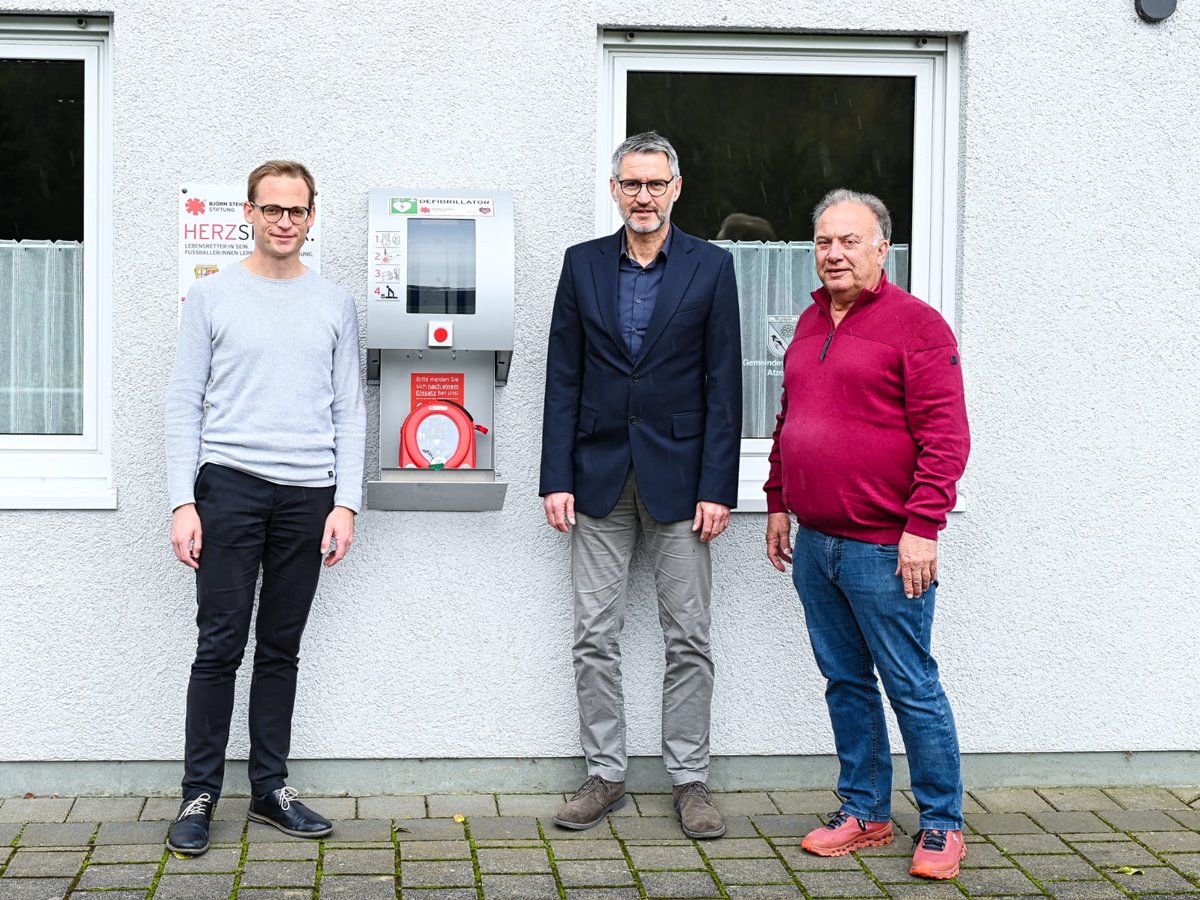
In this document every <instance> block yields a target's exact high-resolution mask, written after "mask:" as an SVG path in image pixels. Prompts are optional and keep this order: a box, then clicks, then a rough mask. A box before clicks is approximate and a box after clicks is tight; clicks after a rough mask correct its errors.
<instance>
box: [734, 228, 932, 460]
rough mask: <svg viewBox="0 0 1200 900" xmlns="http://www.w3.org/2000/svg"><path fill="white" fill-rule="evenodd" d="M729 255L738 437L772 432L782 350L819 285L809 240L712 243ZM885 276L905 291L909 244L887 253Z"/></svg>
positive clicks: (751, 436) (764, 434) (893, 248)
mask: <svg viewBox="0 0 1200 900" xmlns="http://www.w3.org/2000/svg"><path fill="white" fill-rule="evenodd" d="M713 243H715V244H717V245H718V246H720V247H724V248H726V249H727V250H728V251H729V252H730V253H732V254H733V266H734V270H735V271H736V272H737V282H738V298H739V301H740V304H741V308H742V437H744V438H769V437H770V436H771V434H772V433H773V432H774V431H775V416H776V415H777V414H778V412H779V392H780V389H781V388H782V386H783V352H784V350H786V349H787V345H788V344H789V343H790V342H791V339H792V335H793V334H794V333H795V330H796V319H797V318H798V317H799V315H800V313H802V312H803V311H804V310H805V309H806V308H807V307H808V305H809V303H811V302H812V300H811V298H810V297H809V294H810V293H812V292H813V291H815V290H816V289H817V288H819V287H820V286H821V282H820V280H819V279H818V278H817V270H816V267H815V262H814V260H813V245H812V242H811V241H797V242H794V243H789V242H786V241H770V242H766V243H764V242H761V241H738V242H736V243H735V242H731V241H713ZM885 268H886V269H887V273H888V278H889V279H891V281H892V282H894V283H895V284H898V285H899V286H900V287H902V288H905V289H907V288H908V246H907V245H894V246H892V248H891V250H890V252H889V253H888V258H887V263H886V265H885Z"/></svg>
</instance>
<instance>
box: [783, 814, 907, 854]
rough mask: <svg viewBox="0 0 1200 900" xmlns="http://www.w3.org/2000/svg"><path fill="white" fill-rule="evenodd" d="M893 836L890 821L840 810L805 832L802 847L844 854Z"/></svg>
mask: <svg viewBox="0 0 1200 900" xmlns="http://www.w3.org/2000/svg"><path fill="white" fill-rule="evenodd" d="M893 840H895V838H893V837H892V823H891V822H864V821H863V820H862V819H856V818H855V817H854V816H852V815H850V814H849V813H845V812H841V811H840V810H839V811H838V812H836V813H834V814H833V816H832V817H831V818H830V820H829V821H828V822H826V823H825V824H824V825H822V826H821V827H820V828H814V829H813V830H812V831H810V832H809V833H808V834H806V835H805V836H804V840H803V841H801V842H800V847H801V849H803V850H807V851H808V852H809V853H815V854H816V855H817V856H845V855H846V854H847V853H850V852H851V851H853V850H861V849H862V848H863V847H883V846H885V845H886V844H890V843H891V842H892V841H893Z"/></svg>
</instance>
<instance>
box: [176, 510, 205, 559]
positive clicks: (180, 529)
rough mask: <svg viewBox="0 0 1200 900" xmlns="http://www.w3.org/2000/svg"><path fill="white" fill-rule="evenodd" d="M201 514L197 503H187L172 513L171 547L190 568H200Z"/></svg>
mask: <svg viewBox="0 0 1200 900" xmlns="http://www.w3.org/2000/svg"><path fill="white" fill-rule="evenodd" d="M201 543H202V541H201V535H200V515H199V513H197V512H196V504H195V503H185V504H183V506H180V507H179V508H178V509H176V510H175V512H174V513H173V514H172V515H171V549H172V550H174V551H175V556H176V557H177V558H178V559H179V561H180V562H181V563H183V564H184V565H185V566H187V567H188V568H189V569H198V568H200V545H201Z"/></svg>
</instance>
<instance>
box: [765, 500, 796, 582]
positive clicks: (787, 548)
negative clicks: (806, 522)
mask: <svg viewBox="0 0 1200 900" xmlns="http://www.w3.org/2000/svg"><path fill="white" fill-rule="evenodd" d="M767 559H769V560H770V561H771V565H773V566H774V567H775V568H776V569H778V570H779V571H780V572H784V571H787V570H786V569H784V567H783V564H784V563H791V561H792V517H791V516H790V515H788V514H787V513H785V512H777V513H771V514H770V515H768V516H767Z"/></svg>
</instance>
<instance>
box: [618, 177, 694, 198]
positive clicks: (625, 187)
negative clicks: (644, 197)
mask: <svg viewBox="0 0 1200 900" xmlns="http://www.w3.org/2000/svg"><path fill="white" fill-rule="evenodd" d="M677 177H679V176H677V175H673V176H672V177H670V178H668V179H667V180H666V181H663V180H662V179H657V180H655V181H635V180H634V179H632V178H627V179H625V180H624V181H618V182H617V184H618V185H620V187H621V193H622V194H624V195H625V196H626V197H636V196H637V195H638V194H640V193H641V192H642V188H645V189H646V191H647V193H649V194H650V196H651V197H661V196H662V195H663V194H665V193H666V192H667V188H669V187H670V186H671V182H672V181H674V180H675V179H676V178H677Z"/></svg>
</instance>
